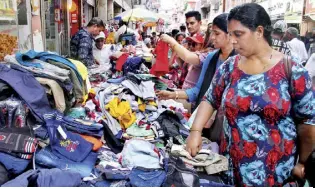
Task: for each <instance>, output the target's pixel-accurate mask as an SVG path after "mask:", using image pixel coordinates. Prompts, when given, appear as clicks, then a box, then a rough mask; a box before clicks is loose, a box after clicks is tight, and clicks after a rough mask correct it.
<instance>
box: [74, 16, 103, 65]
mask: <svg viewBox="0 0 315 189" xmlns="http://www.w3.org/2000/svg"><path fill="white" fill-rule="evenodd" d="M104 29H105V25H104V23H103V21H102V20H101V19H100V18H97V17H95V18H92V20H91V21H90V22H89V23H88V25H87V26H86V27H84V28H82V29H80V30H79V31H78V32H77V33H76V34H75V35H74V36H73V37H72V39H71V41H70V56H71V58H73V59H76V60H79V61H81V62H82V63H83V64H84V65H85V66H86V67H88V68H89V67H91V66H93V65H95V64H99V62H97V61H95V59H94V56H93V40H94V37H96V36H97V35H99V34H100V32H101V31H103V30H104Z"/></svg>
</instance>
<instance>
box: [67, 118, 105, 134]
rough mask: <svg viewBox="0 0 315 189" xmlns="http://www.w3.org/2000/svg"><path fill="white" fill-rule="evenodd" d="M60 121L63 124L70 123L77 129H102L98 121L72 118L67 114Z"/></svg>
mask: <svg viewBox="0 0 315 189" xmlns="http://www.w3.org/2000/svg"><path fill="white" fill-rule="evenodd" d="M62 122H63V123H64V124H67V125H70V126H72V127H76V128H78V129H84V130H88V131H99V130H102V129H103V125H102V124H99V123H94V122H90V121H84V120H79V119H73V118H71V117H69V116H65V117H63V120H62Z"/></svg>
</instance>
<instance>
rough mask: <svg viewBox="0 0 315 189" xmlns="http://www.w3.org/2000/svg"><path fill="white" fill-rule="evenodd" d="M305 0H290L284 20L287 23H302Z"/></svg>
mask: <svg viewBox="0 0 315 189" xmlns="http://www.w3.org/2000/svg"><path fill="white" fill-rule="evenodd" d="M303 5H304V0H288V1H287V5H286V12H285V16H284V20H285V21H286V22H287V23H301V22H302V12H303Z"/></svg>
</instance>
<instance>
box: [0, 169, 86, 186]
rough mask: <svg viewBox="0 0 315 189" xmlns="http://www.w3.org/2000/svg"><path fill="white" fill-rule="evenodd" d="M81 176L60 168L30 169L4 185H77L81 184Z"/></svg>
mask: <svg viewBox="0 0 315 189" xmlns="http://www.w3.org/2000/svg"><path fill="white" fill-rule="evenodd" d="M80 184H81V178H80V175H79V174H78V173H73V172H71V171H68V172H66V171H62V170H60V169H39V170H29V171H27V172H25V173H23V174H22V175H20V176H18V177H16V178H15V179H14V180H11V181H9V182H7V183H5V184H4V185H2V186H3V187H28V186H29V187H75V186H80Z"/></svg>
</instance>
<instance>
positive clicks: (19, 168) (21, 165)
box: [0, 153, 31, 175]
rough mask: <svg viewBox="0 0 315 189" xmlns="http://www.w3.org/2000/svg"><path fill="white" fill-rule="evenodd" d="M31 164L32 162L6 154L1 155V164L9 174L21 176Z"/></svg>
mask: <svg viewBox="0 0 315 189" xmlns="http://www.w3.org/2000/svg"><path fill="white" fill-rule="evenodd" d="M30 162H31V160H26V159H21V158H17V157H14V156H11V155H9V154H6V153H0V163H1V164H2V165H3V166H4V167H5V168H6V170H7V171H8V172H9V173H11V174H14V175H19V174H21V173H22V172H23V171H25V169H26V168H27V166H28V165H29V164H30Z"/></svg>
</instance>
